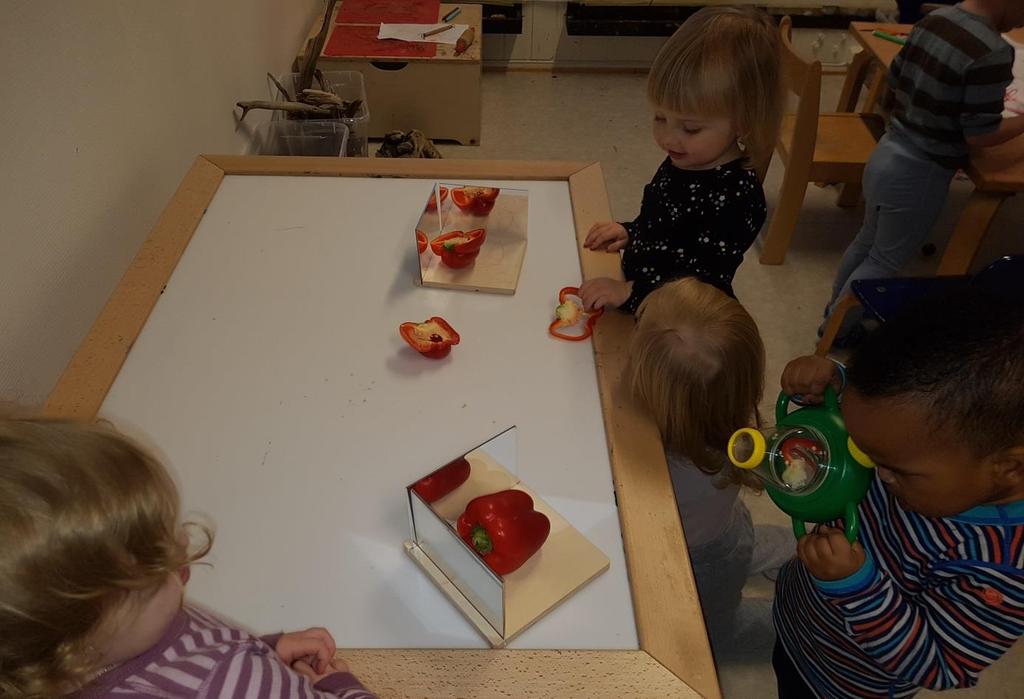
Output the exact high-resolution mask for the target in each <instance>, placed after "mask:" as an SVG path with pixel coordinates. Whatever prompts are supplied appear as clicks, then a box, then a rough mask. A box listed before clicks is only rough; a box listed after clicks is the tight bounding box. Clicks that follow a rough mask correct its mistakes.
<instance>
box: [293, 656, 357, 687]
mask: <svg viewBox="0 0 1024 699" xmlns="http://www.w3.org/2000/svg"><path fill="white" fill-rule="evenodd" d="M292 669H293V670H295V672H297V673H299V674H300V675H302V676H303V677H305V678H307V679H308V680H309V681H310V682H312V683H313V684H316V683H317V682H319V681H320V680H322V679H323V678H325V677H327V676H328V675H333V674H335V673H336V672H351V670H349V667H348V663H346V662H345V661H344V660H342V659H341V658H332V659H331V662H329V663H327V668H326V669H325V670H324V671H323V672H317V671H316V670H314V669H313V667H312V666H311V665H310V664H309V663H307V662H306V661H305V660H296V661H295V663H294V664H292Z"/></svg>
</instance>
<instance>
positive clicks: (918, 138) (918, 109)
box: [889, 5, 1014, 168]
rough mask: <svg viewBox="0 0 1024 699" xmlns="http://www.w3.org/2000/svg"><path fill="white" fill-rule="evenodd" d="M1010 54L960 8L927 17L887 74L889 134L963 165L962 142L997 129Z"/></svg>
mask: <svg viewBox="0 0 1024 699" xmlns="http://www.w3.org/2000/svg"><path fill="white" fill-rule="evenodd" d="M1013 57H1014V56H1013V48H1012V47H1011V46H1010V45H1009V44H1008V43H1006V41H1004V40H1003V38H1002V37H1001V36H1000V35H999V33H998V32H997V31H996V30H995V29H993V28H992V26H991V24H990V23H989V22H988V20H987V19H986V18H984V17H980V16H978V15H975V14H971V13H970V12H966V11H964V10H963V9H961V7H960V6H959V5H955V6H953V7H943V8H940V9H938V10H935V11H934V12H932V13H931V14H928V15H926V16H925V17H924V19H922V20H921V21H920V22H918V23H917V24H916V25H914V29H913V31H912V32H911V33H910V37H909V38H908V39H907V44H906V46H904V47H903V49H902V50H901V51H900V53H899V55H897V56H896V58H895V59H894V60H893V62H892V66H891V67H890V69H889V87H891V88H892V91H893V97H894V98H895V101H894V106H893V111H892V127H891V128H892V131H893V133H894V135H898V136H902V137H903V138H904V139H905V140H907V141H909V142H910V143H911V144H912V145H914V146H917V147H918V148H919V149H920V150H923V151H924V152H925V153H926V154H927V155H928V156H929V157H930V158H932V159H933V160H934V161H936V162H938V163H940V164H942V165H945V166H946V167H950V168H956V167H962V166H963V165H964V164H965V162H966V160H967V143H966V141H965V138H966V137H968V136H979V135H982V134H986V133H990V132H992V131H995V130H996V129H997V128H999V123H1000V121H1001V120H1002V116H1001V114H1002V111H1003V95H1004V92H1005V90H1006V86H1007V85H1009V83H1010V80H1011V79H1012V78H1013V74H1012V67H1013Z"/></svg>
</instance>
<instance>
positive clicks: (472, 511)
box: [456, 490, 551, 575]
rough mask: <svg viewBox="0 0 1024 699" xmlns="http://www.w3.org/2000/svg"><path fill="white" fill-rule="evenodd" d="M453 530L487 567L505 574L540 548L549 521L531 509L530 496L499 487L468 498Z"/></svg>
mask: <svg viewBox="0 0 1024 699" xmlns="http://www.w3.org/2000/svg"><path fill="white" fill-rule="evenodd" d="M456 529H458V532H459V536H460V537H462V540H463V541H465V542H466V543H467V544H469V546H470V547H471V548H472V549H473V550H474V551H476V553H477V555H479V556H480V557H481V558H483V559H484V563H486V564H487V566H488V567H489V568H490V569H491V570H493V571H494V572H495V573H497V574H498V575H508V574H509V573H511V572H513V571H515V570H518V569H519V567H520V566H522V565H523V564H524V563H526V561H527V560H529V558H530V556H532V555H533V554H535V553H537V551H539V550H540V547H541V546H543V544H544V542H545V541H546V540H547V538H548V534H549V533H551V521H550V520H548V518H547V516H546V515H544V513H542V512H537V511H536V510H534V509H533V498H531V497H530V496H529V495H527V494H526V493H524V492H523V491H521V490H502V491H501V492H499V493H492V494H491V495H481V496H480V497H478V498H474V499H473V500H470V501H469V504H468V505H466V511H465V512H463V513H462V514H461V515H459V520H458V522H457V523H456Z"/></svg>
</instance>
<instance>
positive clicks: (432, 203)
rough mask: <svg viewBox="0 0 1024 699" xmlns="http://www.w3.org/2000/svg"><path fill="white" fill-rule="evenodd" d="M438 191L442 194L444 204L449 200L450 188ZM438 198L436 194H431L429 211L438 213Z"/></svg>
mask: <svg viewBox="0 0 1024 699" xmlns="http://www.w3.org/2000/svg"><path fill="white" fill-rule="evenodd" d="M438 190H439V191H440V192H441V203H442V204H444V200H445V199H447V198H448V188H447V187H439V188H438ZM437 196H438V195H437V194H435V193H434V192H431V193H430V200H429V201H427V211H437Z"/></svg>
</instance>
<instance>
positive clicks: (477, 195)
mask: <svg viewBox="0 0 1024 699" xmlns="http://www.w3.org/2000/svg"><path fill="white" fill-rule="evenodd" d="M500 192H501V190H500V189H498V188H497V187H459V188H458V189H453V190H452V202H454V203H455V206H457V207H459V208H460V209H462V210H463V211H468V212H470V213H473V214H476V215H477V216H486V215H487V214H489V213H491V209H493V208H494V202H495V201H496V200H497V199H498V194H499V193H500Z"/></svg>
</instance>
